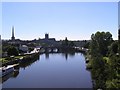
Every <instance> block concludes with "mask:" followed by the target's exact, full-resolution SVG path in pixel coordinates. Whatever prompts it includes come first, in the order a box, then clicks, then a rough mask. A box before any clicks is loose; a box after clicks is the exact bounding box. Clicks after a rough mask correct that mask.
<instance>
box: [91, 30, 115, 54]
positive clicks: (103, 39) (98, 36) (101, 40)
mask: <svg viewBox="0 0 120 90" xmlns="http://www.w3.org/2000/svg"><path fill="white" fill-rule="evenodd" d="M112 41H113V38H112V34H111V33H109V32H97V33H95V34H92V36H91V44H90V45H91V50H93V49H95V48H96V49H97V51H95V50H94V51H95V52H99V53H100V54H101V55H103V56H105V55H106V54H107V51H108V46H110V44H111V43H112ZM92 48H93V49H92ZM91 53H92V52H91Z"/></svg>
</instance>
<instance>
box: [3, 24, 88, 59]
mask: <svg viewBox="0 0 120 90" xmlns="http://www.w3.org/2000/svg"><path fill="white" fill-rule="evenodd" d="M11 31H12V34H11V35H12V36H11V39H10V40H2V45H3V46H4V47H3V53H2V55H3V57H4V56H7V52H6V51H7V49H6V48H7V46H8V45H14V46H15V47H16V48H17V49H18V51H19V52H20V53H23V52H24V53H27V52H30V51H31V50H32V49H34V48H40V47H45V46H46V47H60V46H61V45H62V44H63V41H65V40H60V41H56V39H55V38H50V37H49V34H48V33H46V34H45V38H43V39H38V40H36V39H34V40H20V39H16V38H15V33H14V31H15V29H14V26H12V30H11ZM65 39H67V37H66V38H65ZM70 42H72V43H73V44H74V46H75V47H81V48H82V47H84V46H85V45H87V44H88V43H89V40H81V41H80V40H77V41H70ZM70 42H69V43H70Z"/></svg>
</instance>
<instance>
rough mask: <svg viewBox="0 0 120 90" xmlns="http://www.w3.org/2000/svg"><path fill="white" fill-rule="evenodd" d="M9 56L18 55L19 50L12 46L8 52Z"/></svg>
mask: <svg viewBox="0 0 120 90" xmlns="http://www.w3.org/2000/svg"><path fill="white" fill-rule="evenodd" d="M7 53H8V55H10V56H11V55H15V56H17V55H18V50H17V49H16V48H15V47H14V46H10V47H9V48H8V50H7Z"/></svg>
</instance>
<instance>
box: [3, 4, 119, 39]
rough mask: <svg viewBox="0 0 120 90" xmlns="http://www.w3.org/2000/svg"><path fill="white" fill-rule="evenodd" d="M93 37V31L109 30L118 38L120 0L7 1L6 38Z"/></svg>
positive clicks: (4, 35)
mask: <svg viewBox="0 0 120 90" xmlns="http://www.w3.org/2000/svg"><path fill="white" fill-rule="evenodd" d="M13 25H14V27H15V37H16V38H19V39H22V40H27V39H28V40H32V39H35V38H36V39H38V38H44V34H45V33H49V36H50V37H51V38H56V39H57V40H60V39H64V38H65V37H68V39H69V40H89V39H90V36H91V34H92V33H95V32H97V31H109V32H111V33H112V34H113V38H114V39H117V35H118V34H117V29H118V3H117V2H84V3H83V2H77V3H73V2H71V3H70V2H55V3H53V2H51V3H48V2H45V3H43V2H34V3H33V2H32V3H30V2H19V3H18V2H3V3H2V38H3V39H10V38H11V28H12V26H13Z"/></svg>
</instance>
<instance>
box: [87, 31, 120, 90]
mask: <svg viewBox="0 0 120 90" xmlns="http://www.w3.org/2000/svg"><path fill="white" fill-rule="evenodd" d="M88 57H89V63H88V64H87V66H88V67H89V68H91V69H90V71H91V75H92V80H93V86H94V89H98V88H101V89H105V88H113V89H119V88H120V68H119V66H120V40H113V38H112V34H111V33H110V32H96V33H95V34H92V35H91V42H90V44H89V52H88Z"/></svg>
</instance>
